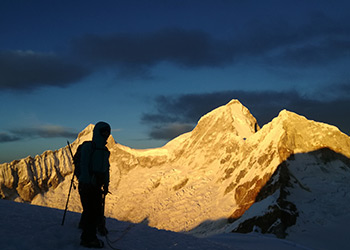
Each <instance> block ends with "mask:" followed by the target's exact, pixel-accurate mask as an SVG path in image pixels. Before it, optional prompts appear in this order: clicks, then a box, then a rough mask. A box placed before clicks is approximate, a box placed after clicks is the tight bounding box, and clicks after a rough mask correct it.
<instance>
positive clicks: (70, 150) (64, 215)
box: [61, 140, 74, 226]
mask: <svg viewBox="0 0 350 250" xmlns="http://www.w3.org/2000/svg"><path fill="white" fill-rule="evenodd" d="M67 144H68V148H69V152H70V154H71V155H72V159H73V153H72V149H71V148H70V143H69V141H68V140H67ZM73 164H74V161H73ZM73 182H74V173H73V175H72V180H71V182H70V187H69V192H68V197H67V202H66V208H65V209H64V214H63V218H62V224H61V225H62V226H63V224H64V219H65V218H66V213H67V209H68V202H69V196H70V192H71V190H72V186H73Z"/></svg>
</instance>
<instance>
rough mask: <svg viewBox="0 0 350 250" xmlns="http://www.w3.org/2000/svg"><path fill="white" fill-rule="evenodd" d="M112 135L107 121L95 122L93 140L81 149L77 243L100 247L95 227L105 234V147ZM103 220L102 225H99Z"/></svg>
mask: <svg viewBox="0 0 350 250" xmlns="http://www.w3.org/2000/svg"><path fill="white" fill-rule="evenodd" d="M110 134H111V127H110V126H109V124H108V123H105V122H98V123H97V124H96V125H95V127H94V130H93V137H92V143H86V144H84V145H83V146H82V149H81V158H80V168H81V173H80V175H79V194H80V200H81V204H82V206H83V213H82V216H81V220H80V223H79V227H80V228H81V229H82V230H83V232H82V234H81V237H80V239H81V242H80V245H82V246H85V247H89V248H91V247H93V248H102V247H103V246H104V243H103V241H102V240H100V239H98V238H97V236H96V228H98V229H99V232H101V233H102V234H104V235H106V234H107V230H106V228H105V224H104V223H102V220H104V215H103V196H104V195H106V194H107V193H108V185H109V166H110V165H109V156H110V152H109V150H108V149H107V147H106V144H107V139H108V137H109V135H110ZM101 223H102V224H101Z"/></svg>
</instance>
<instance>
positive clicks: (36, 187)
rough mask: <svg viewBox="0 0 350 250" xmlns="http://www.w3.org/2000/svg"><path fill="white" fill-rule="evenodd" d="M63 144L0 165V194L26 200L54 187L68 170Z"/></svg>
mask: <svg viewBox="0 0 350 250" xmlns="http://www.w3.org/2000/svg"><path fill="white" fill-rule="evenodd" d="M70 159H71V158H70V156H69V155H68V151H67V148H62V149H60V150H57V151H46V152H44V153H43V154H42V155H40V156H36V157H35V158H33V157H30V156H29V157H27V158H25V159H22V160H19V161H13V162H11V163H5V164H1V165H0V196H1V198H2V199H12V200H19V201H26V202H30V201H31V200H32V199H33V198H34V197H35V196H36V195H37V194H39V193H42V192H47V191H48V190H49V189H50V188H52V189H54V188H56V187H57V186H58V184H59V183H60V182H62V181H63V179H64V177H65V176H66V175H67V174H69V173H71V172H72V166H71V164H70Z"/></svg>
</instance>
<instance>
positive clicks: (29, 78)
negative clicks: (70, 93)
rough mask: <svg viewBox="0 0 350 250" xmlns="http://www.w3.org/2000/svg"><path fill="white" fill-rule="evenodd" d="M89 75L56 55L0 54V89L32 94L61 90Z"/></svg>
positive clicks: (14, 52)
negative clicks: (54, 88)
mask: <svg viewBox="0 0 350 250" xmlns="http://www.w3.org/2000/svg"><path fill="white" fill-rule="evenodd" d="M89 73H90V72H89V71H88V70H87V69H86V68H84V67H82V66H79V65H77V64H74V63H71V62H68V59H64V58H61V57H59V56H57V55H55V54H43V53H37V52H33V51H0V89H12V90H32V89H35V88H38V87H40V86H59V87H64V86H67V85H69V84H72V83H74V82H76V81H79V80H81V79H82V78H84V77H85V76H87V75H88V74H89Z"/></svg>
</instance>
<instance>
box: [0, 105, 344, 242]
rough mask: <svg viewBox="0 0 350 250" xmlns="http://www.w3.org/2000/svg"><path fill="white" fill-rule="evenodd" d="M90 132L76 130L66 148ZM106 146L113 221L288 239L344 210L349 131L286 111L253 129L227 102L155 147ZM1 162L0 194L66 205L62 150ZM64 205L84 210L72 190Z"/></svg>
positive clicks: (66, 162) (245, 113) (66, 156)
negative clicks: (344, 131)
mask: <svg viewBox="0 0 350 250" xmlns="http://www.w3.org/2000/svg"><path fill="white" fill-rule="evenodd" d="M92 130H93V126H92V125H90V126H88V127H87V128H86V129H85V130H83V131H82V132H81V133H80V134H79V136H78V138H77V139H76V140H75V141H74V142H73V143H72V150H73V152H75V150H76V148H77V146H78V145H79V144H81V143H82V142H83V141H85V140H91V138H92ZM107 146H108V148H109V150H110V151H111V157H110V162H111V170H110V174H111V183H110V191H111V194H110V195H108V196H107V201H106V214H107V215H108V216H110V217H113V218H116V219H118V220H124V221H131V222H141V221H144V220H145V219H147V221H148V222H149V225H150V226H152V227H156V228H158V229H166V230H172V231H177V232H180V231H181V232H182V231H185V232H189V233H192V234H195V235H201V236H203V235H212V234H216V233H220V232H243V233H247V232H253V231H256V232H262V233H271V234H275V235H276V236H278V237H281V238H284V237H287V238H288V237H294V236H295V235H298V234H299V233H301V232H304V231H305V230H306V231H307V232H308V233H310V234H312V232H313V230H314V228H316V227H317V226H321V227H322V226H327V225H328V224H331V223H333V220H332V219H324V218H325V217H326V214H331V215H332V218H333V219H334V220H336V219H339V218H341V217H342V216H343V215H345V214H346V213H348V212H350V211H349V210H350V209H349V208H348V207H347V206H346V202H345V201H346V200H347V199H348V198H349V194H350V187H349V186H348V185H347V183H348V182H349V181H350V162H349V158H350V138H349V137H348V136H347V135H345V134H343V133H342V132H340V131H339V129H337V128H336V127H334V126H331V125H327V124H324V123H319V122H315V121H311V120H308V119H307V118H305V117H303V116H300V115H298V114H295V113H292V112H289V111H286V110H283V111H281V112H280V114H279V115H278V116H277V117H276V118H274V119H273V120H272V121H271V122H269V123H268V124H266V125H264V126H263V127H262V128H260V127H259V125H258V124H257V121H256V119H255V118H254V117H253V115H252V114H251V113H250V111H249V110H248V109H247V108H246V107H244V106H243V105H242V104H241V103H240V102H239V101H237V100H232V101H231V102H229V103H228V104H226V105H224V106H221V107H219V108H217V109H215V110H213V111H211V112H210V113H208V114H206V115H204V116H203V117H202V118H201V119H200V120H199V121H198V124H197V126H196V127H195V128H194V129H193V130H192V131H191V132H188V133H185V134H182V135H180V136H179V137H177V138H175V139H173V140H172V141H170V142H169V143H168V144H166V145H165V146H163V147H161V148H155V149H146V150H136V149H132V148H129V147H126V146H123V145H121V144H118V143H116V142H115V141H114V139H113V138H112V137H110V138H109V141H108V145H107ZM0 166H1V172H0V174H1V175H0V185H1V190H0V192H1V193H0V194H1V197H2V198H5V199H12V200H16V201H24V202H30V203H32V204H37V205H44V206H49V207H55V208H61V209H64V207H65V204H66V198H67V193H68V190H69V185H70V181H71V178H72V175H71V174H72V171H73V166H72V164H71V155H70V153H69V151H68V149H67V147H65V148H61V149H58V150H57V151H54V152H52V151H47V152H45V153H44V154H42V155H40V156H37V157H35V158H31V157H28V158H25V159H21V160H18V161H13V162H11V163H6V164H2V165H0ZM328 190H329V192H328ZM334 207H336V209H335V208H334ZM69 209H70V210H72V211H76V212H80V211H81V206H80V200H79V195H78V192H77V191H73V192H72V194H71V198H70V205H69ZM328 218H329V217H328Z"/></svg>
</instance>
